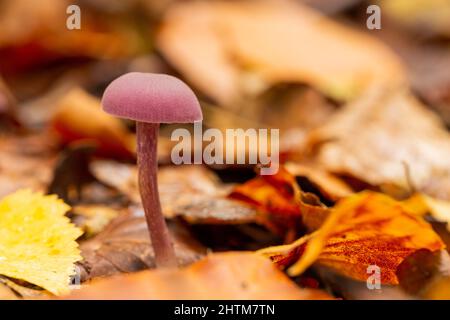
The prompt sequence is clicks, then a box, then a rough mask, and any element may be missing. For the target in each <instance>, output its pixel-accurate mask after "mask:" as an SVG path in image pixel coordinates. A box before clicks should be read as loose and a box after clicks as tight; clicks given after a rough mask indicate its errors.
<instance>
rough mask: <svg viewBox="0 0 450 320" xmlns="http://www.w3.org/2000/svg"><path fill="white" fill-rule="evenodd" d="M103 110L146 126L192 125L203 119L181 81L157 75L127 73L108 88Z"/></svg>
mask: <svg viewBox="0 0 450 320" xmlns="http://www.w3.org/2000/svg"><path fill="white" fill-rule="evenodd" d="M102 105H103V110H104V111H105V112H107V113H109V114H112V115H114V116H117V117H120V118H125V119H131V120H135V121H140V122H147V123H192V122H196V121H201V120H202V119H203V116H202V111H201V108H200V104H199V102H198V100H197V97H196V96H195V94H194V92H193V91H192V90H191V88H189V86H188V85H187V84H185V83H184V82H183V81H181V80H180V79H178V78H175V77H173V76H170V75H166V74H156V73H140V72H131V73H127V74H125V75H123V76H121V77H119V78H117V79H116V80H114V81H113V82H111V84H110V85H109V86H108V87H107V88H106V90H105V93H104V94H103V99H102Z"/></svg>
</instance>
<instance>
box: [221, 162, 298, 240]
mask: <svg viewBox="0 0 450 320" xmlns="http://www.w3.org/2000/svg"><path fill="white" fill-rule="evenodd" d="M229 198H231V199H235V200H240V201H243V202H245V203H247V204H249V205H251V206H253V207H254V208H256V209H257V210H258V212H259V213H260V217H259V219H258V220H259V222H260V223H262V224H264V225H266V226H267V227H268V228H269V229H271V230H273V231H274V232H275V233H277V234H279V235H286V234H289V233H290V234H292V233H293V234H296V230H297V229H298V228H299V224H300V223H301V210H300V189H299V187H298V185H297V182H296V181H295V177H294V176H293V175H291V174H290V173H289V172H288V171H286V169H284V168H283V167H281V168H280V169H279V170H278V172H277V173H276V174H275V175H261V176H258V177H256V178H254V179H252V180H249V181H247V182H246V183H244V184H242V185H237V186H236V187H235V188H234V189H233V190H232V192H231V193H230V195H229Z"/></svg>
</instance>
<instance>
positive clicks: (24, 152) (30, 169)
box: [0, 133, 57, 198]
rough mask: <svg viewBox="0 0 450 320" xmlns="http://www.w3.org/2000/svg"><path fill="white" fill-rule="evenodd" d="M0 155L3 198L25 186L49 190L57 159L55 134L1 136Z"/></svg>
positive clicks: (1, 193) (38, 189)
mask: <svg viewBox="0 0 450 320" xmlns="http://www.w3.org/2000/svg"><path fill="white" fill-rule="evenodd" d="M0 154H1V157H0V198H1V197H3V196H5V195H7V194H9V193H12V192H14V191H16V190H18V189H23V188H28V189H32V190H34V191H42V192H46V189H47V186H48V184H49V183H50V181H51V179H52V174H53V167H54V165H55V162H56V159H57V142H56V139H55V137H53V136H52V135H49V134H46V133H42V134H33V135H22V136H1V137H0Z"/></svg>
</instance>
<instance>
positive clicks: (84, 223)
mask: <svg viewBox="0 0 450 320" xmlns="http://www.w3.org/2000/svg"><path fill="white" fill-rule="evenodd" d="M71 214H72V221H74V223H75V224H76V225H77V226H78V227H79V228H81V229H82V230H83V231H84V234H85V236H87V237H90V236H93V235H96V234H98V233H100V232H101V231H103V230H104V229H105V227H106V226H107V225H108V224H109V223H110V222H111V221H112V220H113V219H114V218H116V217H117V216H118V215H119V210H117V209H114V208H111V207H109V206H106V205H98V204H84V205H77V206H74V207H73V208H72V210H71Z"/></svg>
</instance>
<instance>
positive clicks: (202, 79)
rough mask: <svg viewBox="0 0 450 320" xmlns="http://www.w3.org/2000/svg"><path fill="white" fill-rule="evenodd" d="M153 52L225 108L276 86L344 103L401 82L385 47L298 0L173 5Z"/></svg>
mask: <svg viewBox="0 0 450 320" xmlns="http://www.w3.org/2000/svg"><path fill="white" fill-rule="evenodd" d="M269 25H270V26H271V27H270V28H267V26H269ZM293 39H295V41H293ZM157 46H158V48H159V49H160V50H161V51H162V53H163V54H164V55H165V57H166V58H167V59H168V60H169V61H170V62H171V63H172V64H173V65H174V66H175V67H176V68H177V70H178V71H180V72H181V73H182V74H183V75H184V76H185V77H186V78H187V79H188V80H189V81H190V82H191V83H193V84H194V85H195V86H197V87H198V88H199V89H200V90H202V91H203V92H204V93H206V94H207V95H208V96H210V97H212V98H214V99H215V100H216V101H217V102H219V103H221V104H224V105H228V106H232V105H233V104H235V103H236V102H237V101H240V100H241V99H242V98H243V97H245V96H249V95H250V96H254V95H255V94H258V93H261V92H262V91H264V90H265V89H266V88H267V87H269V86H271V85H273V84H276V83H279V82H291V83H292V82H294V83H306V84H308V85H310V86H312V87H314V88H317V89H318V90H320V91H321V92H323V93H324V94H325V95H327V96H330V97H333V98H336V99H338V100H341V99H346V100H347V99H350V98H352V97H355V96H356V95H358V94H359V93H361V92H362V90H364V88H365V87H366V86H367V85H368V84H370V83H372V82H382V83H389V84H391V86H392V87H395V86H397V85H399V84H401V83H404V81H405V75H404V71H403V67H402V66H401V64H400V62H399V60H398V59H397V57H396V56H395V55H394V54H392V53H391V52H390V51H389V49H387V48H386V47H385V46H384V45H383V44H382V43H380V42H378V41H377V40H375V39H373V38H371V37H369V36H367V35H364V34H362V33H358V32H356V31H353V30H352V29H350V28H347V27H344V26H342V25H340V24H338V23H336V22H334V21H332V20H330V19H328V18H326V17H324V16H322V15H320V14H319V13H317V12H315V11H313V10H311V9H308V8H307V7H304V6H302V5H300V4H299V3H298V2H295V1H284V0H283V1H280V0H276V1H274V0H264V1H239V2H238V1H214V2H200V1H198V2H187V3H178V4H175V5H174V6H172V7H171V8H170V9H169V11H168V13H167V15H166V17H165V19H164V21H163V24H162V27H161V29H160V31H159V34H158V36H157ZM330 52H332V53H333V54H330ZM374 61H377V63H374Z"/></svg>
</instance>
